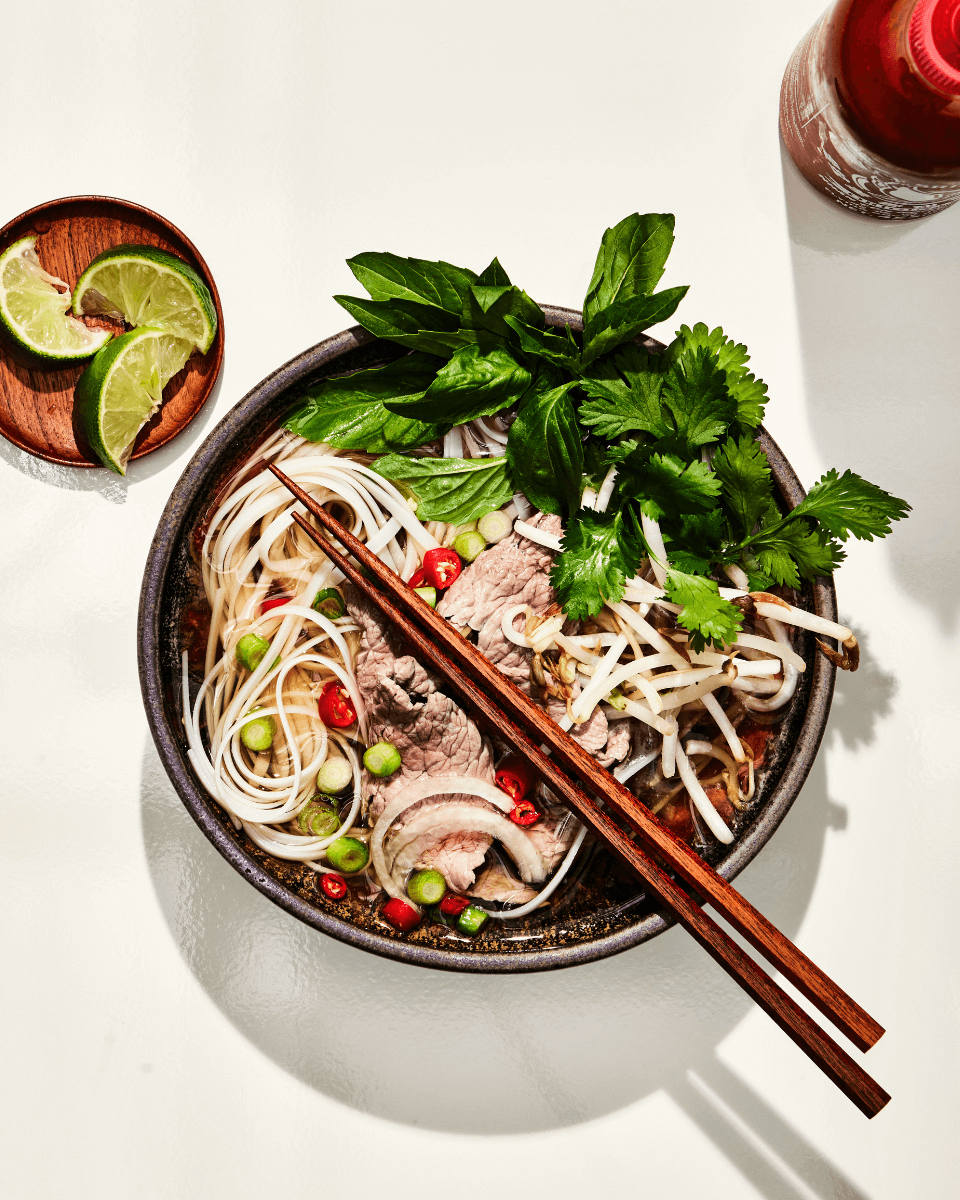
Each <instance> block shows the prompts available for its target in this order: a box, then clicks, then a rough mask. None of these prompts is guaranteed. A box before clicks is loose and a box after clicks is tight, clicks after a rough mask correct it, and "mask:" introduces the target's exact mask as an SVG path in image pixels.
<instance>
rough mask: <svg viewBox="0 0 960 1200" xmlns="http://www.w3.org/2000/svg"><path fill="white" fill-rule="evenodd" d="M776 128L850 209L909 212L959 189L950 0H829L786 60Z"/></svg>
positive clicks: (954, 16)
mask: <svg viewBox="0 0 960 1200" xmlns="http://www.w3.org/2000/svg"><path fill="white" fill-rule="evenodd" d="M780 131H781V133H782V134H783V140H784V142H785V143H786V147H787V149H788V150H789V152H790V156H791V157H792V158H793V161H794V162H795V163H796V164H797V166H798V167H799V169H800V171H801V173H802V174H803V175H804V177H805V178H806V179H807V180H808V181H809V182H810V183H812V184H813V186H814V187H816V188H818V189H819V190H820V191H821V192H823V193H824V194H825V195H826V196H829V197H830V198H831V199H832V200H835V201H836V202H837V203H838V204H842V205H843V206H844V207H846V208H850V209H853V211H854V212H858V213H862V214H864V215H865V216H869V217H879V218H881V219H883V220H893V221H909V220H913V219H914V218H916V217H925V216H927V215H928V214H930V213H935V212H939V211H940V210H941V209H943V208H948V207H949V206H950V205H951V204H954V203H956V201H957V200H960V0H837V3H835V4H833V5H832V6H831V7H830V8H829V9H828V10H827V11H826V12H825V13H824V14H823V16H822V17H821V18H820V20H819V21H818V22H817V24H816V25H814V27H813V28H812V29H811V30H810V32H809V33H808V34H807V36H806V37H805V38H804V39H803V41H802V42H801V43H800V45H799V46H798V47H797V48H796V50H795V51H794V54H793V57H792V58H791V59H790V62H789V64H788V65H787V70H786V73H785V75H784V77H783V86H782V88H781V91H780Z"/></svg>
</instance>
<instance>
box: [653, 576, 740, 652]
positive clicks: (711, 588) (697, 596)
mask: <svg viewBox="0 0 960 1200" xmlns="http://www.w3.org/2000/svg"><path fill="white" fill-rule="evenodd" d="M664 590H665V591H666V593H667V598H668V599H669V600H671V601H672V602H673V603H674V604H680V605H682V606H683V611H682V612H681V613H680V614H679V616H678V617H677V621H678V623H679V624H680V625H682V626H683V627H684V629H688V630H689V631H690V645H691V646H692V647H693V648H694V650H696V651H697V652H699V651H701V650H703V648H704V647H705V646H706V644H707V643H708V642H710V643H712V644H713V645H715V646H726V645H729V644H730V643H731V642H735V641H736V640H737V630H738V629H739V628H740V626H741V625H742V623H743V616H742V614H741V612H740V610H739V609H738V608H737V607H736V606H735V605H733V604H731V603H730V601H729V600H724V599H723V597H722V596H721V595H720V593H719V591H718V590H717V585H716V583H715V582H714V581H713V580H712V579H705V578H704V577H703V576H701V575H688V574H687V573H686V572H684V571H678V570H677V569H676V568H675V567H671V568H670V569H669V570H668V571H667V578H666V582H665V587H664Z"/></svg>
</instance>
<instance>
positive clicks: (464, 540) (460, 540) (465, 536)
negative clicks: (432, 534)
mask: <svg viewBox="0 0 960 1200" xmlns="http://www.w3.org/2000/svg"><path fill="white" fill-rule="evenodd" d="M453 548H454V550H456V552H457V553H458V554H459V555H460V557H461V558H462V559H463V561H464V562H473V560H474V559H475V558H476V557H477V556H478V555H479V554H481V553H482V552H483V551H484V550H486V548H487V539H486V538H485V537H484V536H483V534H482V533H480V532H479V531H478V530H476V529H470V530H468V531H467V532H466V533H458V534H457V536H456V537H455V538H454V539H453Z"/></svg>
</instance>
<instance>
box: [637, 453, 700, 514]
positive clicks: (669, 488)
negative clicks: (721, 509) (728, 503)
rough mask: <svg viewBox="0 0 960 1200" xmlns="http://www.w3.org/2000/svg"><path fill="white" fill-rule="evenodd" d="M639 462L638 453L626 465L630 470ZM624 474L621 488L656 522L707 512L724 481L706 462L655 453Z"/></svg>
mask: <svg viewBox="0 0 960 1200" xmlns="http://www.w3.org/2000/svg"><path fill="white" fill-rule="evenodd" d="M638 453H642V451H641V452H638ZM636 459H637V454H636V453H635V454H633V455H631V457H630V458H629V459H627V462H626V464H625V466H626V467H627V468H629V467H630V466H631V464H632V463H634V462H635V461H636ZM624 475H625V478H623V480H622V482H621V487H622V488H623V489H624V490H625V491H626V492H627V493H628V494H629V495H632V496H636V497H638V498H640V499H641V500H642V502H643V509H644V511H645V512H646V513H647V515H648V516H651V517H653V519H654V520H655V521H658V520H659V519H660V518H661V517H662V516H663V515H664V514H665V513H669V514H670V515H671V516H672V515H677V514H680V513H684V512H707V511H708V510H709V509H710V508H711V507H712V506H713V502H714V500H715V499H716V497H717V496H718V495H719V493H720V481H719V479H717V477H716V476H715V475H714V473H713V472H712V471H711V470H710V468H709V467H708V466H707V464H706V463H703V462H700V461H699V460H698V461H695V462H684V460H683V459H682V458H678V457H677V455H676V454H652V455H651V456H650V457H649V458H648V459H647V460H646V461H645V462H643V463H642V465H640V466H639V469H634V470H632V471H629V474H627V473H626V471H625V472H624Z"/></svg>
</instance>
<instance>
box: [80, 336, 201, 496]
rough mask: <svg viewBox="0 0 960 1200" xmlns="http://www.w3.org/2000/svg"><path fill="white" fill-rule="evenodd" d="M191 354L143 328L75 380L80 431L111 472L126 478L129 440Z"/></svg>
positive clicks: (186, 345)
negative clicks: (81, 430)
mask: <svg viewBox="0 0 960 1200" xmlns="http://www.w3.org/2000/svg"><path fill="white" fill-rule="evenodd" d="M192 350H193V346H192V345H191V343H190V342H188V341H186V340H185V339H184V338H179V337H174V335H173V334H172V333H168V332H167V331H166V330H165V329H154V328H152V327H151V326H149V325H148V326H145V327H144V328H143V329H134V330H133V331H132V332H131V333H124V334H121V336H120V337H118V338H115V339H114V340H113V341H112V342H111V343H110V344H109V345H108V346H104V348H103V349H102V350H101V351H100V353H99V354H98V355H97V356H96V358H95V359H94V360H93V362H92V363H91V364H90V365H89V366H88V367H87V369H86V370H85V371H84V373H83V374H82V375H81V376H80V378H79V379H78V380H77V387H76V391H75V392H74V394H73V396H74V404H75V411H76V413H77V416H78V417H79V419H80V426H81V428H82V429H83V432H84V433H85V434H86V436H87V440H88V441H89V443H90V445H91V446H92V447H93V449H94V450H95V451H96V453H97V455H98V456H99V457H100V459H101V461H102V462H103V463H104V465H105V466H108V467H109V468H110V469H111V471H116V472H117V474H118V475H125V474H126V470H127V462H128V460H129V458H130V451H131V450H132V449H133V439H134V438H135V437H136V436H137V434H138V433H139V432H140V430H141V429H142V428H143V427H144V425H146V423H147V421H149V420H150V418H151V417H152V416H153V414H154V413H155V412H156V411H157V409H158V408H159V407H160V403H161V400H162V398H163V389H164V387H165V386H166V384H167V382H168V380H170V379H172V378H173V376H174V375H176V373H177V372H178V371H179V370H180V369H181V367H182V366H183V364H184V363H185V362H186V361H187V359H188V358H189V357H190V352H191V351H192Z"/></svg>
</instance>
